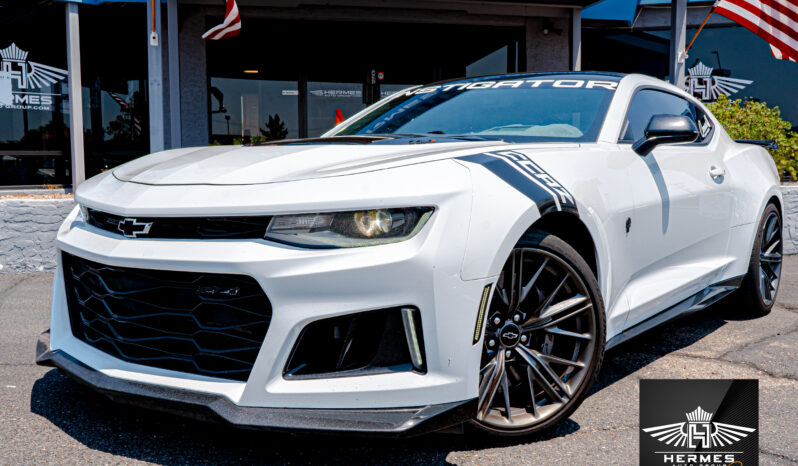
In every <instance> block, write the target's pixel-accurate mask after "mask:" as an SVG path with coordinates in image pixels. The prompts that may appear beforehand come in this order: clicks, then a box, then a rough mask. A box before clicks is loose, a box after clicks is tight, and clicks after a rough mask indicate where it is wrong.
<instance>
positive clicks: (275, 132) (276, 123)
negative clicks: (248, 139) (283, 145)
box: [260, 113, 288, 141]
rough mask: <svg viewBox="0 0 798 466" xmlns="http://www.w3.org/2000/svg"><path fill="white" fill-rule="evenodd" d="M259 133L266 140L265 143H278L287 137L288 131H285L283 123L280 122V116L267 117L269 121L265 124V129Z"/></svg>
mask: <svg viewBox="0 0 798 466" xmlns="http://www.w3.org/2000/svg"><path fill="white" fill-rule="evenodd" d="M260 133H261V134H262V135H263V136H264V137H265V138H266V140H267V141H279V140H280V139H285V137H286V136H288V130H287V129H285V123H284V122H283V121H282V120H280V115H278V114H276V113H275V114H274V116H271V115H269V121H268V122H266V129H263V128H261V130H260Z"/></svg>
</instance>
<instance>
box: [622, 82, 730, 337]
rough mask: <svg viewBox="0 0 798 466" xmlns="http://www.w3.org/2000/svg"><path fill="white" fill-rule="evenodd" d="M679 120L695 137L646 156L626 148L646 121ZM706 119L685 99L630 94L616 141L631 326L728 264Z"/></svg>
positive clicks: (726, 208)
mask: <svg viewBox="0 0 798 466" xmlns="http://www.w3.org/2000/svg"><path fill="white" fill-rule="evenodd" d="M657 114H665V115H686V116H689V117H690V118H691V119H693V120H694V121H695V122H696V126H697V127H698V128H699V133H700V135H699V138H698V139H697V140H696V141H695V142H692V143H686V144H673V145H668V144H663V145H659V146H657V147H656V148H655V149H654V150H653V152H651V153H650V154H648V155H647V156H639V155H637V154H636V153H635V152H634V151H633V150H632V147H631V146H632V143H633V142H634V141H636V140H638V139H640V138H641V137H643V136H644V135H643V132H644V129H645V127H646V126H647V125H648V122H649V121H650V119H651V117H652V116H654V115H657ZM713 135H714V130H713V128H712V123H711V120H710V119H709V118H708V117H707V116H706V115H705V114H704V113H703V111H702V110H701V109H700V108H699V107H698V106H697V105H695V104H694V103H693V102H691V101H689V100H687V99H685V98H683V97H681V96H678V95H676V94H671V93H669V92H667V91H665V90H658V89H653V88H645V89H641V90H638V91H637V92H636V93H635V95H634V96H633V97H632V101H631V103H630V106H629V109H628V112H627V115H626V122H625V126H624V129H623V131H622V133H621V139H620V140H619V144H621V146H622V147H623V150H628V151H629V155H630V156H631V157H634V161H633V163H632V170H631V171H632V174H631V175H632V176H631V182H632V191H633V198H634V204H635V208H634V209H635V224H634V225H632V226H631V233H632V235H633V240H632V247H633V249H634V257H635V262H636V267H635V269H636V271H635V273H634V276H633V277H632V280H631V281H630V286H629V289H628V295H627V296H628V301H629V315H628V318H627V320H626V326H627V327H631V326H633V325H635V324H638V323H640V322H642V321H644V320H646V319H647V318H649V317H651V316H652V315H654V314H656V313H658V312H660V311H662V310H664V309H666V308H668V307H670V306H673V305H675V304H677V303H678V302H680V301H682V300H684V299H686V298H688V297H690V296H692V295H694V294H695V293H698V292H699V291H701V290H702V289H704V288H706V287H707V286H709V285H711V284H713V283H714V282H716V281H717V279H718V277H719V276H720V274H721V273H722V272H723V269H724V268H725V266H726V265H727V264H728V263H729V262H730V261H731V258H730V257H729V254H728V242H729V235H730V228H731V213H732V202H733V197H732V194H733V193H732V191H731V188H730V183H729V182H728V180H727V177H726V174H725V173H724V172H725V169H726V167H725V165H724V161H723V157H722V153H720V151H719V150H718V141H713Z"/></svg>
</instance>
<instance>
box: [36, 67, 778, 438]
mask: <svg viewBox="0 0 798 466" xmlns="http://www.w3.org/2000/svg"><path fill="white" fill-rule="evenodd" d="M757 143H760V144H759V145H758V144H757ZM760 145H761V141H745V142H736V141H734V140H732V139H731V138H730V137H729V136H728V135H727V133H726V132H725V131H724V130H723V128H722V127H721V126H720V124H719V123H718V121H717V120H716V119H715V118H714V117H713V116H712V114H711V113H710V112H709V111H708V110H707V109H706V108H705V107H704V106H703V105H702V104H701V103H700V102H698V101H697V100H695V99H694V98H693V97H691V96H690V95H688V94H686V93H685V92H683V91H681V90H679V89H677V88H676V87H674V86H671V85H669V84H666V83H664V82H662V81H659V80H657V79H653V78H649V77H645V76H640V75H628V76H624V75H618V74H611V73H559V74H513V75H501V76H491V77H480V78H471V79H462V80H457V81H449V82H444V83H438V84H434V85H430V86H426V87H416V88H411V89H409V90H406V91H402V92H400V93H398V94H394V95H393V96H391V97H389V98H387V99H385V100H383V101H381V102H378V103H377V104H375V105H373V106H371V107H369V108H367V109H365V110H363V111H362V112H360V113H359V114H357V115H355V116H354V117H352V118H351V119H349V120H347V121H346V122H344V123H342V124H340V125H339V126H337V127H336V128H334V129H333V130H331V131H330V132H328V133H327V134H325V135H324V136H323V137H320V138H315V139H305V140H284V141H273V142H268V143H262V144H260V145H251V146H244V147H241V146H236V147H200V148H185V149H176V150H169V151H165V152H160V153H156V154H152V155H149V156H146V157H142V158H140V159H137V160H134V161H132V162H130V163H127V164H125V165H122V166H120V167H117V168H116V169H114V170H112V171H108V172H106V173H103V174H101V175H99V176H96V177H94V178H92V179H90V180H88V181H86V182H85V183H83V184H82V185H81V186H80V187H79V188H78V190H77V192H76V194H75V199H76V202H77V203H78V207H76V208H75V210H74V211H73V212H72V213H71V214H70V215H69V217H68V218H67V219H66V221H65V222H64V224H63V226H62V227H61V228H60V230H59V232H58V239H57V246H58V251H59V252H58V271H57V273H56V275H55V281H54V291H53V303H52V321H51V329H50V330H49V331H48V332H45V333H44V334H42V336H41V337H40V339H39V341H38V344H37V361H38V363H39V364H43V365H51V366H56V367H59V368H60V369H61V370H62V371H64V372H65V373H67V374H69V375H71V376H72V377H73V378H75V379H77V380H78V381H80V382H82V383H85V384H88V385H90V386H91V387H93V388H95V389H97V390H98V391H100V392H102V393H105V394H107V395H108V396H110V397H111V398H113V399H114V400H123V401H129V402H133V403H139V404H142V403H143V404H146V405H148V406H152V407H154V408H160V409H165V410H169V411H172V412H179V413H185V414H190V415H191V416H194V417H198V416H199V417H203V418H210V419H217V420H222V421H225V422H229V423H232V424H236V425H241V426H247V427H261V428H266V429H281V430H282V429H287V430H300V431H301V430H305V431H315V430H328V431H329V430H332V431H351V432H370V433H383V434H401V433H419V432H423V431H431V430H436V429H442V428H446V427H449V426H453V425H460V424H462V423H466V422H467V423H470V424H471V425H472V426H474V427H476V428H477V429H480V430H482V431H484V432H487V433H492V434H498V435H518V434H526V433H531V432H536V431H539V430H542V429H545V428H548V427H551V426H552V425H554V424H556V423H558V422H560V421H562V420H564V419H566V418H567V417H568V416H569V415H570V414H571V413H572V412H573V411H574V410H575V409H576V408H577V407H578V406H579V404H580V403H581V402H582V400H583V399H584V398H585V396H586V395H587V394H588V392H589V391H590V388H591V385H592V384H593V382H594V381H595V380H596V377H597V374H598V372H599V367H600V365H601V360H602V357H603V355H604V352H605V351H606V350H607V349H608V348H610V347H612V346H615V345H617V344H619V343H621V342H623V341H626V340H627V339H629V338H632V337H634V336H636V335H639V334H640V333H642V332H644V331H646V330H648V329H650V328H651V327H653V326H656V325H658V324H661V323H663V322H666V321H668V320H670V319H672V318H674V317H677V316H680V315H683V314H685V313H689V312H692V311H696V310H698V309H701V308H704V307H706V306H708V305H709V304H711V303H714V302H716V301H717V300H719V299H721V298H723V297H724V296H726V295H729V294H730V293H736V296H738V297H739V299H740V301H741V302H744V303H745V309H746V310H747V312H749V313H750V314H751V315H764V314H766V313H767V312H769V310H770V308H771V307H772V306H773V302H774V299H775V296H776V291H777V289H778V285H779V276H780V272H781V253H782V244H781V205H782V203H781V202H782V201H781V194H780V191H779V175H778V173H777V170H776V167H775V165H774V163H773V161H772V159H771V157H770V156H769V155H768V153H767V151H766V150H765V149H764V148H763V147H760Z"/></svg>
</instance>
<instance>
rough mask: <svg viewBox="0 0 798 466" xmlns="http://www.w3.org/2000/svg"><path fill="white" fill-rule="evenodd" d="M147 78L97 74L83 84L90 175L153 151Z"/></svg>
mask: <svg viewBox="0 0 798 466" xmlns="http://www.w3.org/2000/svg"><path fill="white" fill-rule="evenodd" d="M145 87H146V81H145V80H143V79H141V80H112V79H108V78H101V77H96V79H95V80H94V85H93V86H91V87H83V88H82V92H83V128H84V137H83V140H84V144H85V150H86V174H87V176H92V175H95V174H97V173H100V172H102V171H105V170H108V169H110V168H113V167H115V166H117V165H120V164H122V163H125V162H127V161H129V160H131V159H133V158H136V157H138V156H140V155H142V154H144V153H147V152H148V150H149V137H148V130H149V122H148V120H147V117H148V112H149V107H148V103H147V99H146V94H145V92H146V91H145Z"/></svg>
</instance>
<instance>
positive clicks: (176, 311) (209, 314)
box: [62, 253, 272, 381]
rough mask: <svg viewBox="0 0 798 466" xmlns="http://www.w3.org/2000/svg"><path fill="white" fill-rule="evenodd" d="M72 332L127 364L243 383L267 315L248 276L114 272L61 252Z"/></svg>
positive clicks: (264, 299) (267, 309) (266, 303)
mask: <svg viewBox="0 0 798 466" xmlns="http://www.w3.org/2000/svg"><path fill="white" fill-rule="evenodd" d="M62 258H63V270H64V280H65V284H66V295H67V303H68V306H69V319H70V322H71V325H72V333H73V335H75V337H77V338H78V339H80V340H82V341H84V342H86V343H88V344H89V345H91V346H93V347H95V348H97V349H99V350H102V351H104V352H106V353H108V354H110V355H111V356H114V357H116V358H119V359H122V360H124V361H129V362H133V363H136V364H143V365H145V366H152V367H160V368H163V369H172V370H176V371H181V372H190V373H193V374H202V375H207V376H214V377H222V378H226V379H234V380H241V381H246V380H247V379H248V378H249V373H250V371H251V370H252V365H253V364H254V363H255V358H256V357H257V356H258V351H259V350H260V347H261V344H262V343H263V339H264V337H265V336H266V330H267V329H268V328H269V322H270V320H271V315H272V309H271V303H270V302H269V299H268V298H267V297H266V294H265V293H264V292H263V289H262V288H261V287H260V285H258V283H257V282H256V281H255V279H253V278H252V277H248V276H245V275H232V274H214V273H194V272H171V271H166V270H145V269H133V268H126V267H113V266H109V265H103V264H98V263H96V262H92V261H89V260H86V259H82V258H80V257H77V256H73V255H70V254H67V253H63V256H62Z"/></svg>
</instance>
